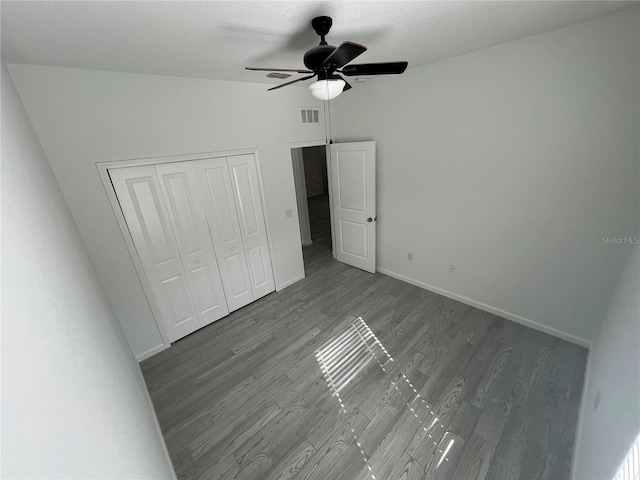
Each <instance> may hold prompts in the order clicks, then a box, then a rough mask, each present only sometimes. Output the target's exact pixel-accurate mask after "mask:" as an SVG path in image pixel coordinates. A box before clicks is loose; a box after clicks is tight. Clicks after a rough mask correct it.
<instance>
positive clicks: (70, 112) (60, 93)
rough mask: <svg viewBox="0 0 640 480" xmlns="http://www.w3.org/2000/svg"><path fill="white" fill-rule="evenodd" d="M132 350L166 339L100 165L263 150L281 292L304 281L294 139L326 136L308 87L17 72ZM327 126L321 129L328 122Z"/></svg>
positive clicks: (146, 350)
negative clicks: (311, 110) (314, 122)
mask: <svg viewBox="0 0 640 480" xmlns="http://www.w3.org/2000/svg"><path fill="white" fill-rule="evenodd" d="M9 71H10V73H11V76H12V77H13V79H14V82H15V83H16V86H17V88H18V91H19V92H20V95H21V97H22V100H23V102H24V104H25V107H26V109H27V112H28V113H29V117H30V118H31V121H32V123H33V126H34V128H35V130H36V132H37V133H38V136H39V138H40V141H41V143H42V146H43V148H44V151H45V152H46V154H47V156H48V158H49V161H50V163H51V166H52V168H53V171H54V173H55V175H56V177H57V179H58V182H59V184H60V187H61V189H62V192H63V194H64V196H65V198H66V200H67V203H68V204H69V208H70V209H71V213H72V215H73V218H74V219H75V221H76V223H77V225H78V228H79V230H80V234H81V235H82V238H83V239H84V241H85V244H86V245H87V248H88V250H89V254H90V256H91V259H92V260H93V263H94V265H95V267H96V270H97V271H98V275H99V276H100V279H101V280H102V283H103V285H104V286H105V289H106V292H107V295H108V297H109V299H110V300H111V303H112V305H113V307H114V309H115V311H116V314H117V316H118V318H119V320H120V322H121V324H122V327H123V329H124V331H125V334H126V336H127V339H128V340H129V343H130V345H131V348H132V350H133V351H134V353H135V354H136V355H137V356H138V358H144V357H145V356H147V355H149V354H150V353H152V352H155V351H157V349H158V348H162V347H161V339H160V334H159V332H158V330H157V327H156V325H155V323H154V321H153V317H152V315H151V311H150V309H149V306H148V304H147V301H146V298H145V296H144V294H143V291H142V287H141V285H140V282H139V280H138V278H137V276H136V272H135V270H134V267H133V263H132V261H131V259H130V257H129V253H128V251H127V249H126V247H125V244H124V241H123V239H122V234H121V232H120V230H119V229H118V226H117V223H116V220H115V217H114V215H113V212H112V210H111V207H110V205H109V202H108V200H107V197H106V195H105V192H104V188H103V186H102V184H101V182H100V179H99V177H98V172H97V169H96V166H95V163H96V162H103V161H113V160H122V159H131V158H144V157H157V156H165V155H180V154H186V153H197V152H213V151H223V150H233V149H241V148H249V147H257V148H258V155H259V160H260V164H261V168H262V175H263V181H264V187H265V195H266V203H267V213H268V217H269V221H270V225H271V232H272V234H273V240H274V242H273V244H272V245H271V248H272V254H273V256H274V258H275V274H276V286H277V288H281V287H282V286H283V285H287V284H288V283H290V282H293V281H296V280H297V279H300V278H301V277H302V276H303V275H304V267H303V262H302V251H301V246H300V234H299V226H298V221H297V216H296V215H294V216H293V217H290V218H286V217H285V210H286V209H289V208H291V209H294V212H295V211H296V199H295V191H294V186H293V185H294V184H293V174H292V168H291V154H290V151H289V149H288V147H287V142H301V141H306V140H316V139H324V130H323V129H322V127H320V126H309V125H302V123H301V121H300V113H299V110H298V107H301V106H314V105H316V104H317V102H318V101H316V100H313V97H311V95H309V92H308V91H307V89H305V88H299V87H292V88H288V89H282V90H277V91H273V92H267V86H266V85H259V84H247V83H233V82H222V81H212V80H199V79H189V78H177V77H161V76H153V75H137V74H125V73H114V72H104V71H91V70H79V69H70V68H56V67H40V66H28V65H9ZM319 125H323V120H322V119H321V121H320V123H319Z"/></svg>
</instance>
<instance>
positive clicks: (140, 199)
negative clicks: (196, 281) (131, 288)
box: [109, 165, 200, 342]
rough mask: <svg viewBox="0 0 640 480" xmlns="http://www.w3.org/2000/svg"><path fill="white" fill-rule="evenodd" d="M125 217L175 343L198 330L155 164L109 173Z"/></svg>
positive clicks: (168, 331)
mask: <svg viewBox="0 0 640 480" xmlns="http://www.w3.org/2000/svg"><path fill="white" fill-rule="evenodd" d="M109 176H110V177H111V181H112V183H113V187H114V190H115V192H116V195H117V197H118V201H119V203H120V207H121V209H122V213H123V215H124V218H125V221H126V222H127V226H128V228H129V231H130V233H131V237H132V239H133V243H134V245H135V248H136V251H137V253H138V257H139V258H140V262H141V263H142V266H143V268H144V274H145V276H146V277H147V280H148V282H149V285H150V288H151V293H152V294H153V296H154V299H155V301H156V304H157V305H158V308H159V310H160V315H161V318H160V319H159V321H160V322H162V324H163V327H164V330H165V331H166V332H167V334H168V335H169V340H170V341H172V342H173V341H175V340H177V339H179V338H181V337H183V336H185V335H188V334H189V333H191V332H193V331H195V330H197V329H198V328H200V322H199V319H198V316H197V313H196V309H195V304H194V301H193V298H192V296H191V290H190V287H189V283H188V280H187V278H186V274H185V271H184V268H183V265H182V261H181V259H180V253H179V251H178V248H177V245H176V241H175V237H174V234H173V229H172V228H171V224H170V223H169V218H168V214H167V211H166V209H165V205H164V200H163V198H162V192H161V189H160V185H159V184H158V180H157V176H156V171H155V169H154V167H153V166H152V165H147V166H139V167H129V168H119V169H112V170H109Z"/></svg>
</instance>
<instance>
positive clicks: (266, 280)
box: [228, 154, 275, 298]
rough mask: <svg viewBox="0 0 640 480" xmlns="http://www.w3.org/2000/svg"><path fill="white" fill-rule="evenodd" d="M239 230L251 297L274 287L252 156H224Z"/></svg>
mask: <svg viewBox="0 0 640 480" xmlns="http://www.w3.org/2000/svg"><path fill="white" fill-rule="evenodd" d="M228 164H229V172H230V175H231V185H232V186H233V195H234V201H235V204H236V210H237V212H238V218H239V221H240V232H241V235H242V241H243V243H244V248H245V251H246V253H247V259H248V264H249V275H250V280H251V288H252V290H253V294H254V296H255V298H260V297H262V296H264V295H266V294H268V293H270V292H272V291H274V290H275V282H274V280H273V270H272V268H271V255H270V253H269V243H268V241H267V230H266V226H265V221H264V213H263V210H262V208H263V205H262V198H261V196H260V186H259V185H258V173H257V170H256V164H255V157H254V156H253V155H251V154H249V155H237V156H233V157H229V158H228Z"/></svg>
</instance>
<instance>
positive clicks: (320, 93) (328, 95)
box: [309, 78, 346, 100]
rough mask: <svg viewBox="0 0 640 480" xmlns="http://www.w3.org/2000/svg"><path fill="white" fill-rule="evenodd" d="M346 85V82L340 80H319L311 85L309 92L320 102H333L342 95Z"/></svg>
mask: <svg viewBox="0 0 640 480" xmlns="http://www.w3.org/2000/svg"><path fill="white" fill-rule="evenodd" d="M345 84H346V83H345V81H344V80H342V79H340V78H335V79H330V80H318V81H317V82H313V83H312V84H310V85H309V91H310V92H311V95H313V96H314V97H316V98H318V99H320V100H331V99H333V98H336V97H337V96H338V95H340V94H341V93H342V90H343V89H344V86H345Z"/></svg>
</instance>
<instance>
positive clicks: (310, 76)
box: [267, 74, 315, 91]
mask: <svg viewBox="0 0 640 480" xmlns="http://www.w3.org/2000/svg"><path fill="white" fill-rule="evenodd" d="M313 77H315V74H314V75H309V76H308V77H302V78H298V79H296V80H292V81H290V82H287V83H282V84H280V85H276V86H275V87H272V88H270V89H269V90H277V89H278V88H282V87H286V86H287V85H291V84H293V83H298V82H304V81H305V80H309V79H310V78H313ZM269 90H267V91H269Z"/></svg>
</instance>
